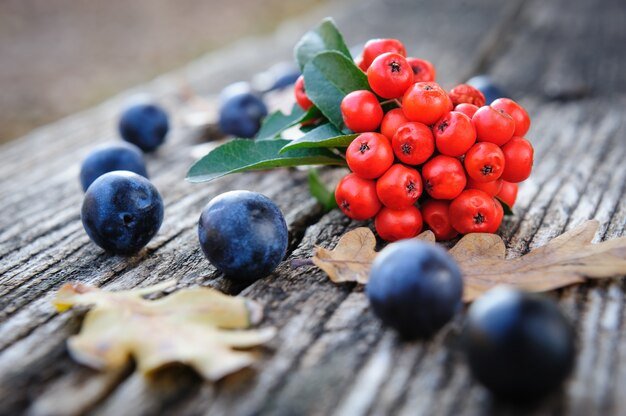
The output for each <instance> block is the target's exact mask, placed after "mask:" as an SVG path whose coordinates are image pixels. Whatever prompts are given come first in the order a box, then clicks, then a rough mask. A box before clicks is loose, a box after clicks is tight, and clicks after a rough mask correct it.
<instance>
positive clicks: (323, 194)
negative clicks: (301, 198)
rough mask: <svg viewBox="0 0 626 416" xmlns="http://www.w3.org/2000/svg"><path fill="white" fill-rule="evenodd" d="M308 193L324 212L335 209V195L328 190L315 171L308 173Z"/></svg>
mask: <svg viewBox="0 0 626 416" xmlns="http://www.w3.org/2000/svg"><path fill="white" fill-rule="evenodd" d="M309 191H310V192H311V195H313V197H314V198H315V199H317V202H319V203H320V204H321V205H322V206H323V207H324V210H325V211H330V210H331V209H333V208H337V201H336V200H335V193H334V192H333V191H329V190H328V188H327V187H326V185H325V184H324V182H323V181H322V179H321V178H320V175H319V174H318V172H317V170H316V169H311V170H310V171H309Z"/></svg>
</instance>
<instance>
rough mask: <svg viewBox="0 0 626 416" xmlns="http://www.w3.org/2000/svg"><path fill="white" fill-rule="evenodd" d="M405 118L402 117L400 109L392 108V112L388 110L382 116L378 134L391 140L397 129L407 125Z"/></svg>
mask: <svg viewBox="0 0 626 416" xmlns="http://www.w3.org/2000/svg"><path fill="white" fill-rule="evenodd" d="M408 121H409V120H407V118H406V117H404V113H403V112H402V109H401V108H394V109H393V110H389V111H388V112H387V114H385V115H384V117H383V121H382V122H381V123H380V132H381V133H382V134H383V136H385V137H386V138H388V139H389V141H390V142H391V139H393V135H394V134H396V131H397V130H398V128H399V127H400V126H401V125H403V124H405V123H407V122H408Z"/></svg>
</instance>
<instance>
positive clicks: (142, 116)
mask: <svg viewBox="0 0 626 416" xmlns="http://www.w3.org/2000/svg"><path fill="white" fill-rule="evenodd" d="M295 78H297V75H296V76H294V77H291V78H289V79H286V80H284V81H283V82H289V83H293V80H295ZM285 85H289V84H285ZM474 85H475V86H476V87H477V88H479V89H481V91H483V93H484V94H485V95H489V94H493V95H500V94H501V92H499V91H491V90H490V88H493V89H495V88H496V87H494V86H493V85H492V84H491V83H490V82H489V80H488V79H481V78H479V79H476V80H474ZM487 99H488V100H489V98H487ZM221 100H222V103H223V105H222V110H221V113H220V125H221V126H222V129H223V130H224V132H225V133H229V134H235V135H237V136H252V135H254V133H255V132H256V130H255V129H258V123H259V122H260V120H261V118H262V117H263V115H262V114H266V113H267V111H266V109H265V106H264V105H263V102H262V100H261V99H260V98H259V97H258V96H257V95H256V94H255V93H253V92H252V90H251V89H250V88H249V85H247V84H242V83H240V84H233V86H230V87H228V88H227V89H226V90H225V91H224V92H223V93H222V97H221ZM238 108H239V109H242V108H244V109H246V111H244V112H243V113H238V112H237V111H236V109H238ZM261 109H262V110H263V111H261ZM254 120H256V121H254ZM236 129H242V130H239V131H236ZM168 130H169V121H168V116H167V113H166V112H165V111H164V110H163V109H162V108H160V107H159V106H157V105H154V104H139V105H135V106H133V107H130V108H128V109H127V110H126V111H124V112H123V114H122V116H121V118H120V121H119V132H120V135H121V137H122V138H123V139H124V140H125V142H119V143H116V144H109V145H105V146H101V147H99V148H97V149H95V150H93V151H92V152H91V153H90V154H89V155H88V156H87V158H86V159H85V160H84V162H83V164H82V168H81V172H80V181H81V184H82V187H83V189H84V190H85V198H84V201H83V206H82V212H81V219H82V222H83V225H84V228H85V231H86V232H87V234H88V235H89V237H90V238H91V240H92V241H93V242H95V243H96V244H97V245H99V246H100V247H102V248H103V249H105V250H106V251H108V252H111V253H115V254H122V255H129V254H133V253H136V252H138V251H139V250H141V249H142V248H143V247H144V246H145V245H146V244H147V243H148V242H149V241H150V240H151V239H152V237H154V235H155V234H156V233H157V231H158V230H159V228H160V226H161V223H162V221H163V214H164V208H163V200H162V198H161V195H160V194H159V192H158V190H157V189H156V187H155V186H154V185H153V184H152V183H151V182H150V181H149V180H148V179H147V177H148V175H147V170H146V164H145V161H144V158H143V152H152V151H154V150H155V149H156V148H157V147H159V146H160V145H161V144H162V143H163V142H164V141H165V138H166V135H167V133H168ZM243 130H245V132H244V133H250V134H242V132H243ZM253 130H255V131H254V133H253V132H252V131H253ZM198 237H199V242H200V247H201V249H202V251H203V253H204V255H205V256H206V257H207V259H208V260H209V261H210V262H211V263H212V264H213V265H214V266H215V267H216V268H217V269H218V270H219V271H220V272H222V273H223V274H224V275H225V276H226V277H227V278H230V279H235V280H244V281H252V280H256V279H260V278H262V277H265V276H267V275H269V274H270V273H272V272H273V271H274V270H275V268H276V267H277V266H278V265H279V263H280V262H281V261H282V259H283V258H284V256H285V254H286V251H287V246H288V230H287V225H286V223H285V219H284V216H283V214H282V212H281V211H280V209H279V208H278V207H277V206H276V204H275V203H274V202H273V201H271V200H270V199H269V198H267V197H266V196H264V195H261V194H258V193H254V192H249V191H231V192H226V193H223V194H221V195H218V196H217V197H215V198H213V199H212V200H211V201H210V202H209V203H208V204H207V205H206V206H205V207H204V209H203V210H202V213H201V215H200V219H199V223H198ZM366 292H367V296H368V299H369V301H370V304H371V306H372V310H373V311H374V313H375V314H376V315H377V316H378V317H379V318H380V319H381V320H382V321H383V323H385V324H386V325H388V326H390V327H392V328H394V329H395V330H396V331H398V333H399V334H400V335H401V336H402V337H403V338H406V339H415V338H428V337H431V336H433V335H434V334H435V333H436V332H437V331H439V330H440V329H441V328H442V327H443V326H444V325H445V324H447V323H448V322H449V321H450V320H452V319H453V318H454V316H455V315H456V314H457V313H458V312H459V311H460V310H462V308H463V301H462V295H463V280H462V276H461V271H460V270H459V268H458V266H457V265H456V263H455V262H454V260H453V259H452V258H451V257H450V255H449V254H448V253H447V252H446V251H445V250H443V249H442V248H440V247H439V246H436V245H433V244H427V243H424V242H421V241H418V240H415V239H410V240H402V241H399V242H396V243H392V244H389V245H388V246H387V247H385V248H384V249H383V250H382V251H381V253H380V254H379V255H378V256H377V258H376V260H375V261H374V264H373V266H372V269H371V272H370V280H369V283H368V285H367V288H366ZM462 339H463V346H464V351H465V354H466V356H467V358H468V362H469V366H470V369H471V370H472V373H473V374H474V376H475V377H476V378H477V379H478V380H479V381H480V382H481V383H482V384H483V385H485V386H486V387H488V388H489V389H490V390H491V391H492V392H494V393H496V394H497V395H499V396H501V397H505V398H508V399H514V400H527V399H536V398H538V397H542V396H544V395H546V394H548V393H549V392H551V391H553V390H555V389H556V388H558V387H559V386H560V385H561V384H562V382H563V380H564V379H565V378H566V377H567V375H568V374H569V373H570V372H571V369H572V367H573V363H574V357H575V350H574V332H573V330H572V328H571V326H570V324H569V323H568V321H567V320H566V319H565V317H564V316H563V314H562V313H561V312H560V310H559V309H558V307H557V306H556V304H555V303H554V302H552V301H550V300H547V299H546V298H544V297H541V296H536V295H531V294H527V293H524V292H520V291H517V290H513V289H510V288H496V289H493V290H491V291H490V292H488V293H487V294H485V295H484V296H482V297H481V298H480V299H479V300H478V301H476V302H474V304H473V305H472V306H471V308H470V309H469V313H468V316H467V318H466V321H465V325H464V329H463V332H462Z"/></svg>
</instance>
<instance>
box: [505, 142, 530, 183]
mask: <svg viewBox="0 0 626 416" xmlns="http://www.w3.org/2000/svg"><path fill="white" fill-rule="evenodd" d="M502 153H504V171H503V172H502V179H504V180H505V181H507V182H522V181H524V180H526V179H527V178H528V177H529V176H530V171H531V170H532V169H533V156H534V150H533V146H532V145H531V144H530V142H529V141H528V140H526V139H524V138H523V137H513V138H512V139H511V140H509V142H508V143H507V144H505V145H504V146H502Z"/></svg>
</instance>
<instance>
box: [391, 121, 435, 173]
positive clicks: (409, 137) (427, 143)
mask: <svg viewBox="0 0 626 416" xmlns="http://www.w3.org/2000/svg"><path fill="white" fill-rule="evenodd" d="M391 146H392V147H393V152H394V153H395V155H396V157H397V158H398V159H400V161H401V162H403V163H406V164H407V165H419V164H422V163H424V162H426V161H427V160H428V158H430V157H431V156H432V154H433V153H434V152H435V138H434V137H433V133H432V131H431V130H430V129H429V128H428V126H427V125H425V124H422V123H415V122H408V123H405V124H403V125H402V126H400V128H399V129H398V130H397V131H396V134H394V135H393V139H391Z"/></svg>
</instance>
